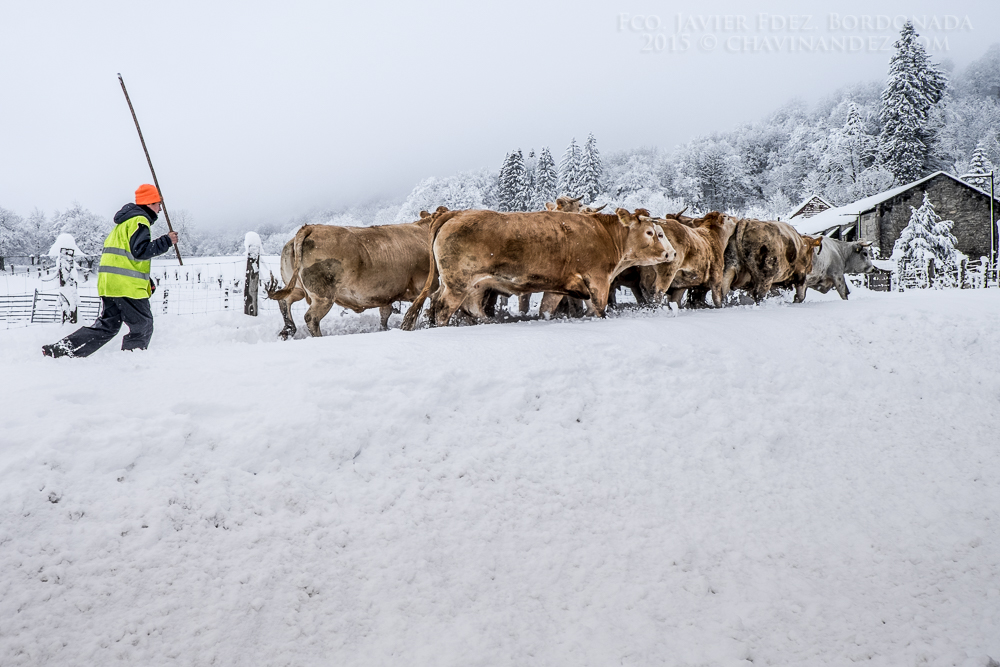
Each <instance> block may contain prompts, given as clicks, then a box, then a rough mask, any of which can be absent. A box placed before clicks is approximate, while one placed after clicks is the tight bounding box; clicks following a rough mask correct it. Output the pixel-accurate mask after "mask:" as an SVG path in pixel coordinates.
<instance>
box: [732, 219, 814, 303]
mask: <svg viewBox="0 0 1000 667" xmlns="http://www.w3.org/2000/svg"><path fill="white" fill-rule="evenodd" d="M822 241H823V238H822V237H820V238H815V239H814V238H812V237H810V236H802V235H801V234H799V233H798V231H796V229H795V228H794V227H792V226H791V225H790V224H788V223H787V222H774V221H765V220H747V219H744V220H740V221H739V222H738V223H737V225H736V233H734V234H733V236H732V237H731V238H730V241H729V246H728V247H727V248H726V269H725V277H724V278H723V290H724V292H725V293H726V294H728V293H729V290H731V289H739V288H746V289H748V290H749V291H750V293H751V295H752V296H753V298H754V301H756V302H757V303H760V301H761V299H763V298H764V297H765V296H767V293H768V292H770V291H771V288H772V287H791V288H794V289H795V298H794V303H800V302H802V300H803V299H805V296H806V277H807V276H808V275H809V272H810V271H812V262H813V249H814V248H819V247H821V244H822Z"/></svg>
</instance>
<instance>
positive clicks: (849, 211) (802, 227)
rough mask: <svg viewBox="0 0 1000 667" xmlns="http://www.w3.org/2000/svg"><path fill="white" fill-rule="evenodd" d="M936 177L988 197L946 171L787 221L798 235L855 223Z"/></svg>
mask: <svg viewBox="0 0 1000 667" xmlns="http://www.w3.org/2000/svg"><path fill="white" fill-rule="evenodd" d="M938 176H947V177H948V178H950V179H951V180H953V181H956V182H958V183H961V184H962V185H964V186H965V187H967V188H970V189H972V190H975V191H976V192H978V193H980V194H983V195H986V196H987V197H989V196H990V193H988V192H986V191H984V190H982V189H980V188H977V187H976V186H974V185H972V184H970V183H966V182H965V181H963V180H962V179H960V178H959V177H957V176H955V175H954V174H949V173H948V172H946V171H936V172H934V173H933V174H930V175H928V176H924V177H923V178H921V179H919V180H916V181H913V182H912V183H906V184H905V185H900V186H898V187H895V188H892V189H891V190H886V191H885V192H880V193H878V194H877V195H872V196H870V197H865V198H864V199H859V200H858V201H856V202H854V203H852V204H845V205H844V206H838V207H837V208H831V209H827V210H826V211H823V212H822V213H817V214H816V215H814V216H812V217H811V218H796V219H795V220H789V223H790V224H791V225H792V226H793V227H795V228H796V229H797V230H799V233H800V234H818V233H820V232H823V231H826V230H828V229H830V228H831V227H835V226H837V225H847V224H850V223H852V222H855V221H856V220H857V219H858V216H859V215H861V214H862V213H865V212H867V211H870V210H872V209H873V208H875V207H876V206H878V205H879V204H881V203H882V202H884V201H888V200H890V199H892V198H893V197H895V196H896V195H900V194H902V193H904V192H906V191H907V190H909V189H910V188H913V187H916V186H918V185H920V184H922V183H926V182H927V181H929V180H931V179H932V178H937V177H938Z"/></svg>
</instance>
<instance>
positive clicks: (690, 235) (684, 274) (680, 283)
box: [637, 211, 736, 308]
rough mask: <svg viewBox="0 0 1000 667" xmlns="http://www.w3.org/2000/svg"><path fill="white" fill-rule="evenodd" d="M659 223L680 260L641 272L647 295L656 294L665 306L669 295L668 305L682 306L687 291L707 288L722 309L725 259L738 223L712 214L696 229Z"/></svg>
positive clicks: (669, 221)
mask: <svg viewBox="0 0 1000 667" xmlns="http://www.w3.org/2000/svg"><path fill="white" fill-rule="evenodd" d="M637 213H638V211H637ZM678 215H679V214H678ZM657 222H658V223H659V224H660V226H661V227H663V231H664V232H666V234H667V238H668V239H669V240H670V245H672V246H673V247H674V250H676V251H677V258H676V259H675V260H674V261H672V262H665V263H663V264H657V265H656V266H651V267H643V268H641V269H640V271H641V272H642V277H643V288H644V289H645V291H647V292H649V293H651V294H653V295H654V298H655V299H656V300H657V301H660V302H662V300H663V296H664V295H666V296H667V299H668V301H669V302H672V303H675V304H677V305H680V301H681V298H682V297H683V296H684V292H685V290H687V289H691V288H707V289H709V290H711V291H712V302H713V303H714V304H715V307H716V308H721V307H722V301H723V298H724V297H725V294H723V291H722V288H723V280H722V279H723V273H724V270H725V259H724V256H723V255H724V253H725V250H726V245H727V244H728V243H729V238H730V237H731V236H732V235H733V232H734V231H736V219H735V218H731V217H729V216H728V215H723V214H722V213H719V212H718V211H713V212H711V213H709V214H708V215H706V216H705V217H704V218H698V219H693V220H692V224H693V225H694V226H693V227H691V226H688V225H686V224H684V223H682V222H679V221H678V220H677V219H674V218H670V219H663V218H659V219H657ZM692 305H693V302H692Z"/></svg>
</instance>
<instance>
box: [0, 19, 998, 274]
mask: <svg viewBox="0 0 1000 667" xmlns="http://www.w3.org/2000/svg"><path fill="white" fill-rule="evenodd" d="M917 37H918V35H917V33H916V32H915V31H914V30H913V26H912V25H911V24H906V25H905V26H904V27H903V29H902V31H901V32H900V36H899V39H898V40H897V41H896V42H895V50H894V52H893V54H892V56H891V58H890V60H889V62H888V63H887V74H886V79H885V80H884V81H881V82H867V83H859V84H856V85H853V86H849V87H846V88H843V89H841V90H838V91H836V92H834V93H833V94H831V95H830V96H828V97H827V98H825V99H823V100H822V101H820V102H819V103H818V104H815V105H812V106H809V105H806V104H805V103H804V102H801V101H792V102H789V103H788V104H785V105H784V106H782V107H780V108H779V109H777V110H776V111H774V112H773V113H771V114H769V115H768V116H766V117H765V118H762V119H760V120H756V121H752V122H747V123H743V124H741V125H739V126H737V127H735V128H733V129H732V130H730V131H725V132H715V133H713V134H710V135H707V136H699V137H695V138H693V139H691V140H690V141H688V142H687V143H685V144H683V145H681V146H677V147H675V148H674V149H672V150H669V151H668V150H664V149H663V148H658V147H649V146H647V147H639V148H634V149H629V150H624V151H613V152H608V153H604V154H602V153H601V152H600V151H599V149H598V141H597V138H596V137H595V135H594V134H590V135H588V137H587V139H586V141H585V142H584V143H583V145H582V146H581V145H580V144H578V143H577V140H576V138H575V137H572V138H571V139H570V141H569V144H568V145H567V146H566V148H565V150H563V151H562V152H561V153H560V155H561V157H560V159H559V161H558V164H557V163H556V161H555V160H554V159H553V155H552V153H551V152H550V148H549V146H542V147H541V148H540V149H539V150H538V151H537V153H536V152H535V150H534V149H533V148H531V147H529V148H527V150H526V151H525V150H524V147H523V146H522V147H513V148H512V149H511V150H510V151H509V152H508V153H507V154H506V157H505V158H504V159H503V160H501V161H499V163H498V164H497V166H496V168H495V169H496V170H494V168H482V169H477V170H473V171H468V172H462V173H457V174H451V175H445V176H431V177H428V178H425V179H423V180H422V181H420V182H419V183H418V184H417V185H416V186H415V187H414V188H413V190H412V191H411V192H410V193H409V195H408V196H407V197H406V198H405V199H404V200H403V201H402V202H400V201H399V200H373V201H369V202H365V203H362V204H358V205H354V206H350V207H344V208H339V209H334V210H317V211H312V212H309V213H307V214H304V215H300V216H297V217H293V218H289V219H287V220H284V221H275V222H273V223H271V224H268V225H256V227H255V229H253V230H252V231H256V232H258V233H259V234H260V236H261V238H262V240H263V243H264V252H266V253H268V254H276V253H278V252H280V250H281V247H282V246H283V245H284V244H285V242H287V241H288V240H289V239H290V238H292V237H293V236H294V234H295V232H296V230H297V229H298V228H299V227H300V226H301V225H303V224H334V225H346V226H368V225H379V224H393V223H401V222H412V221H414V220H417V219H419V217H420V211H422V210H426V211H434V209H436V208H437V207H438V206H446V207H448V208H450V209H463V208H485V209H494V210H501V211H537V210H542V209H543V208H544V205H545V202H549V201H555V198H556V197H558V196H560V195H570V196H573V197H582V198H583V201H584V202H585V203H587V204H596V205H600V204H608V205H609V208H611V209H613V208H614V207H618V206H621V207H625V208H629V209H635V208H639V207H642V208H648V209H649V210H650V211H652V212H653V213H654V214H663V213H669V212H676V211H679V210H681V209H683V208H685V207H687V208H688V211H689V213H705V212H708V211H711V210H721V211H726V212H729V213H733V214H736V215H740V216H746V217H756V218H762V219H777V218H782V219H785V218H786V217H787V215H788V214H789V213H790V212H791V210H792V209H793V208H794V207H795V206H796V205H797V204H798V203H799V202H801V201H802V200H803V199H805V198H806V197H807V196H809V195H813V194H815V195H820V196H822V197H823V198H825V199H826V200H827V201H829V202H830V203H832V204H834V205H843V204H847V203H850V202H852V201H856V200H858V199H861V198H863V197H866V196H869V195H872V194H876V193H878V192H883V191H885V190H887V189H889V188H891V187H893V186H894V185H898V184H901V183H906V182H910V181H912V180H915V179H916V178H920V177H921V176H924V175H926V174H928V173H931V172H933V171H936V170H938V169H943V170H946V171H949V172H951V173H953V174H956V175H959V174H965V173H967V172H977V173H982V172H988V171H989V170H990V169H993V168H994V166H993V165H997V164H1000V135H998V133H1000V44H997V45H994V46H992V47H991V48H990V49H989V50H988V51H987V52H986V53H985V54H984V55H983V56H982V57H980V58H979V59H978V60H976V61H975V62H973V63H971V64H969V66H968V67H966V68H964V70H962V71H961V72H958V73H955V72H950V73H946V71H947V69H948V68H946V67H942V66H941V65H939V64H937V63H934V62H933V61H932V59H931V58H930V57H929V56H928V54H927V53H926V51H925V50H924V48H923V47H922V46H921V44H920V42H919V40H918V39H917ZM970 180H971V181H975V184H977V185H980V187H982V186H983V184H985V186H986V187H988V179H970ZM0 206H2V202H0ZM171 220H172V221H173V222H174V223H175V227H177V228H178V231H179V233H180V234H181V243H180V248H181V252H182V253H185V254H188V255H226V254H241V253H242V252H243V237H244V234H245V233H246V232H247V231H251V230H249V229H229V230H220V229H212V230H209V229H207V228H203V227H202V226H201V225H199V224H197V222H196V221H195V220H194V219H193V218H192V216H190V215H189V214H188V213H187V212H186V211H183V210H181V211H177V212H172V216H171ZM110 224H111V221H110V220H104V219H103V218H99V217H98V216H94V215H93V214H91V213H89V212H88V211H86V210H83V209H81V208H80V207H79V206H75V207H72V208H70V209H69V210H67V211H64V212H58V211H57V212H56V213H55V214H54V215H53V216H52V217H51V218H47V217H46V216H45V214H44V213H43V212H41V211H38V210H36V211H33V212H32V213H31V214H29V215H28V216H27V217H21V216H19V215H17V214H16V213H14V212H11V211H7V210H5V209H2V208H0V255H8V256H9V255H19V254H23V255H30V254H34V255H37V254H40V253H44V252H45V251H47V250H48V247H49V245H50V244H51V242H52V240H53V239H54V238H55V235H56V234H57V233H59V232H60V231H66V232H69V233H70V234H73V235H74V237H75V238H76V239H77V243H78V244H79V245H80V247H81V248H82V249H84V250H85V251H86V252H91V251H94V252H99V251H100V245H101V243H102V242H103V238H104V236H105V235H106V234H107V232H108V231H109V230H110ZM163 231H165V225H164V226H163V227H162V228H160V227H155V228H154V235H157V233H158V232H159V233H162V232H163Z"/></svg>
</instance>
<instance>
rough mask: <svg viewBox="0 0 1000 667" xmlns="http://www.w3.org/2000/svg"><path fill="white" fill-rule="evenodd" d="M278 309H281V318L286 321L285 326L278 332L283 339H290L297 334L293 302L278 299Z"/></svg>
mask: <svg viewBox="0 0 1000 667" xmlns="http://www.w3.org/2000/svg"><path fill="white" fill-rule="evenodd" d="M278 309H279V310H280V311H281V319H283V320H284V321H285V327H284V328H283V329H282V330H281V331H279V332H278V335H279V336H280V337H281V340H288V339H289V338H291V337H292V336H294V335H295V331H296V328H295V320H293V319H292V304H291V303H289V300H285V299H278Z"/></svg>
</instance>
